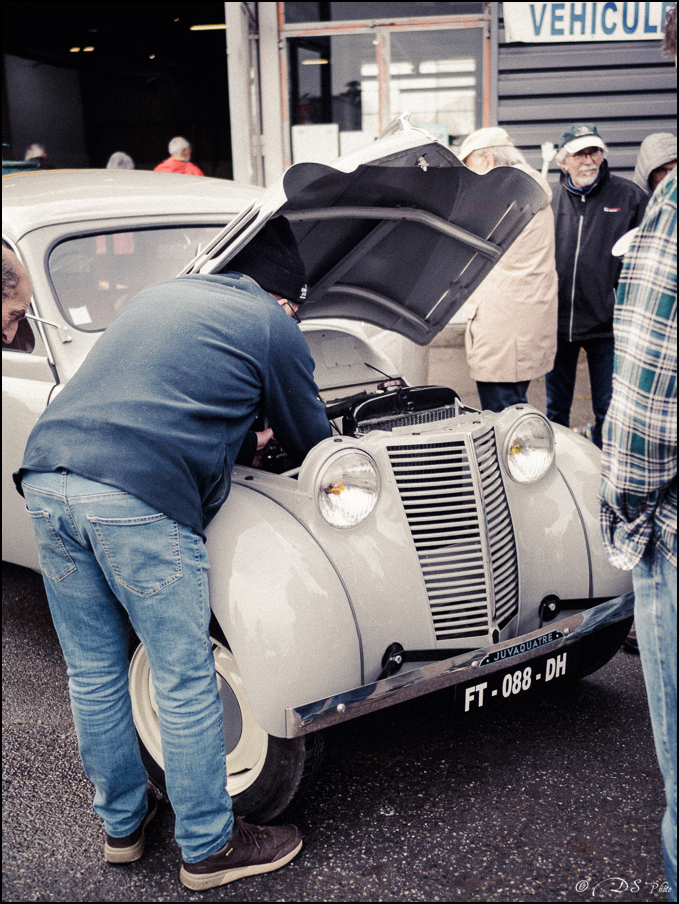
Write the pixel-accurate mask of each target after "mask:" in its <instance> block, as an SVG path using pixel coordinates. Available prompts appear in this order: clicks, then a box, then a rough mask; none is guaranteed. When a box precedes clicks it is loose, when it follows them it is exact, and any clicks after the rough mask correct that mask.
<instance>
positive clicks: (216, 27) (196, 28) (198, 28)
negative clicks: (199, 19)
mask: <svg viewBox="0 0 679 904" xmlns="http://www.w3.org/2000/svg"><path fill="white" fill-rule="evenodd" d="M225 28H226V22H222V23H221V25H192V26H191V31H219V30H222V31H223V30H224V29H225Z"/></svg>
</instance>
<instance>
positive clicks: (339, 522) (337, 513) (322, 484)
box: [314, 446, 382, 530]
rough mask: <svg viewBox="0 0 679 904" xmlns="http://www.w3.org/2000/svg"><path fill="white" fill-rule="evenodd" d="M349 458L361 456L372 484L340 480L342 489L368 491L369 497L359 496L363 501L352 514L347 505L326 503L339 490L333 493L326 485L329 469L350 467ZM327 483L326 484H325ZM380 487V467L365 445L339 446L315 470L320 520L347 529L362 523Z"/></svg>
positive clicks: (316, 499)
mask: <svg viewBox="0 0 679 904" xmlns="http://www.w3.org/2000/svg"><path fill="white" fill-rule="evenodd" d="M351 458H355V459H358V460H359V461H361V460H362V462H363V464H364V465H367V466H368V470H369V475H370V477H371V478H372V486H367V487H365V486H364V487H362V486H360V481H357V482H354V483H352V482H351V481H349V482H348V483H343V484H342V486H343V490H342V491H341V492H344V491H346V490H352V489H353V490H356V489H358V490H359V491H361V490H363V491H366V492H367V493H368V494H369V497H370V498H365V497H364V498H363V499H362V500H361V501H362V503H363V506H362V511H359V512H356V511H354V512H353V514H352V513H351V511H350V507H349V506H346V507H345V508H342V507H341V506H336V507H333V506H332V505H331V504H329V502H330V497H336V498H340V496H341V492H340V493H337V494H336V493H334V492H333V491H332V490H331V489H329V486H330V485H331V484H332V483H333V482H332V481H329V479H328V478H329V476H330V474H329V472H331V471H332V470H333V469H339V471H340V472H341V470H342V467H343V466H344V467H345V468H346V469H347V471H349V470H350V469H351V467H352V463H351V461H350V459H351ZM354 464H355V463H354ZM326 484H328V485H327V486H326ZM336 484H337V481H335V485H336ZM381 487H382V484H381V479H380V471H379V468H378V466H377V462H376V461H375V459H374V458H373V456H372V455H370V453H368V452H366V451H365V450H364V449H360V448H357V447H356V446H349V447H345V448H343V449H338V450H337V451H336V452H334V453H333V454H332V455H330V456H329V457H328V458H327V459H325V461H324V462H323V463H322V464H321V466H320V467H319V468H318V470H317V471H316V477H315V479H314V499H315V501H316V508H317V509H318V511H319V513H320V515H321V517H322V518H323V520H324V521H325V522H326V523H327V524H329V525H330V527H334V528H336V529H338V530H350V529H351V528H354V527H358V526H359V525H361V524H363V523H364V522H365V521H366V519H367V518H369V517H370V515H371V514H372V512H373V511H374V510H375V506H376V505H377V502H378V500H379V497H380V491H381ZM353 495H354V496H355V495H356V494H355V493H354V494H353Z"/></svg>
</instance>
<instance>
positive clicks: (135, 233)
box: [47, 224, 223, 333]
mask: <svg viewBox="0 0 679 904" xmlns="http://www.w3.org/2000/svg"><path fill="white" fill-rule="evenodd" d="M222 225H223V224H216V225H213V226H180V227H176V226H175V227H166V228H157V229H138V230H127V231H125V232H101V233H98V234H95V235H84V236H83V235H80V236H76V237H73V238H68V239H66V240H65V241H61V242H60V243H59V244H57V245H56V246H55V247H54V248H52V250H51V252H50V253H49V258H48V268H47V269H48V273H49V277H50V279H51V281H52V285H53V287H54V293H55V296H56V298H57V302H58V304H59V307H60V308H61V312H62V314H63V315H64V317H65V318H66V320H67V321H68V322H69V323H70V324H71V326H73V327H75V329H78V330H83V331H85V332H88V333H92V332H98V331H100V330H105V329H106V327H107V326H109V324H110V323H112V321H113V320H114V319H115V317H116V316H117V315H118V313H119V312H120V311H121V310H122V308H123V307H124V306H125V305H126V304H127V302H128V301H129V300H130V299H131V298H133V297H134V296H135V295H136V294H137V293H138V292H140V291H141V290H142V289H145V288H146V287H147V286H150V285H153V284H154V283H157V282H162V281H163V280H166V279H172V278H173V277H175V276H176V275H177V274H178V273H179V271H180V270H182V269H183V267H185V266H186V264H188V263H189V262H190V261H191V260H192V259H193V258H194V257H195V255H196V254H197V253H198V252H199V251H200V250H201V249H202V248H204V247H205V245H206V244H207V242H209V241H210V240H211V239H212V238H214V236H215V234H216V232H217V231H218V230H219V229H220V227H221V226H222Z"/></svg>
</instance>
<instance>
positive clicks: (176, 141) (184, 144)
mask: <svg viewBox="0 0 679 904" xmlns="http://www.w3.org/2000/svg"><path fill="white" fill-rule="evenodd" d="M167 149H168V151H169V152H170V156H169V157H168V158H167V160H163V162H162V163H159V164H158V166H156V167H154V172H156V173H185V174H186V175H188V176H204V175H205V173H204V172H203V171H202V170H201V169H199V168H198V167H197V166H196V165H195V164H193V163H191V145H190V143H189V142H188V141H187V140H186V138H182V137H181V136H177V138H173V139H172V141H171V142H170V143H169V145H168V147H167Z"/></svg>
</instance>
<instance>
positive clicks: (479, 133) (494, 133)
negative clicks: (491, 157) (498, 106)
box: [457, 126, 514, 160]
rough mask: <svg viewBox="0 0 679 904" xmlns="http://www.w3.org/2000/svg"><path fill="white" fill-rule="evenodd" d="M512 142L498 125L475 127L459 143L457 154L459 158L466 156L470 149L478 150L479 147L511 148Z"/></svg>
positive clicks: (462, 158)
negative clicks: (486, 127) (483, 127)
mask: <svg viewBox="0 0 679 904" xmlns="http://www.w3.org/2000/svg"><path fill="white" fill-rule="evenodd" d="M513 147H514V142H513V141H512V139H511V138H510V137H509V135H508V134H507V133H506V132H505V130H504V129H501V128H500V127H499V126H492V127H491V128H488V129H477V130H476V131H475V132H472V133H471V135H467V137H466V138H465V140H464V141H463V142H462V144H461V145H460V150H459V151H458V152H457V156H458V157H459V158H460V160H464V159H465V158H466V157H468V156H469V155H470V154H471V152H472V151H480V150H481V148H513Z"/></svg>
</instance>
